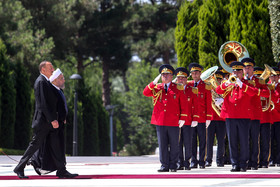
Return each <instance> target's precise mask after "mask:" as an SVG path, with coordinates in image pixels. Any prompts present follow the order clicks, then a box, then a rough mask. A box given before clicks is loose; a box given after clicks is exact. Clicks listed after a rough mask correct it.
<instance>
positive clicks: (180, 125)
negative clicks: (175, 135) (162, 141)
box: [179, 120, 185, 128]
mask: <svg viewBox="0 0 280 187" xmlns="http://www.w3.org/2000/svg"><path fill="white" fill-rule="evenodd" d="M184 124H185V120H179V127H180V128H181V127H183V126H184Z"/></svg>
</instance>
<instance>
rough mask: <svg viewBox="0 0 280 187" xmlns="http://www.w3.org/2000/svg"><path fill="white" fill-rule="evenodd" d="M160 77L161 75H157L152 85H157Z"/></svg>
mask: <svg viewBox="0 0 280 187" xmlns="http://www.w3.org/2000/svg"><path fill="white" fill-rule="evenodd" d="M160 77H161V74H159V75H158V76H157V77H156V78H155V80H154V81H153V83H154V85H156V84H157V83H158V81H159V79H160Z"/></svg>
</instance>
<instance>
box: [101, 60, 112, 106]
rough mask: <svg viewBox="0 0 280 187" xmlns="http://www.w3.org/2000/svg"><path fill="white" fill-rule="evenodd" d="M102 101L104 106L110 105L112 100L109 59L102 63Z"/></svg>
mask: <svg viewBox="0 0 280 187" xmlns="http://www.w3.org/2000/svg"><path fill="white" fill-rule="evenodd" d="M102 70H103V73H102V101H103V106H107V105H110V103H111V100H110V92H111V90H110V86H111V84H110V82H109V62H108V60H107V59H104V60H103V63H102Z"/></svg>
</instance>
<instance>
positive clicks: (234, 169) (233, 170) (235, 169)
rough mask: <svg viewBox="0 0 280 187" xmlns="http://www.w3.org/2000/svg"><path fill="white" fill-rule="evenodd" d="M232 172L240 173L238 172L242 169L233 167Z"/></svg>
mask: <svg viewBox="0 0 280 187" xmlns="http://www.w3.org/2000/svg"><path fill="white" fill-rule="evenodd" d="M230 171H231V172H238V171H240V168H239V167H237V166H232V168H231V170H230Z"/></svg>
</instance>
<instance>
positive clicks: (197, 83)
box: [188, 63, 212, 169]
mask: <svg viewBox="0 0 280 187" xmlns="http://www.w3.org/2000/svg"><path fill="white" fill-rule="evenodd" d="M189 70H190V72H191V76H192V79H193V80H192V81H190V82H188V86H191V87H197V88H198V94H197V95H196V99H195V100H194V107H195V110H196V111H198V116H195V117H194V119H193V120H194V121H198V125H197V126H195V125H192V127H193V133H192V134H193V138H192V161H191V168H197V167H198V164H199V167H200V168H201V169H204V168H205V159H206V126H208V125H209V124H210V122H211V118H212V106H211V91H210V90H211V85H210V84H205V83H204V82H203V81H202V80H201V79H200V75H201V71H202V70H203V67H202V66H201V65H199V64H198V63H191V64H190V65H189ZM197 136H198V139H199V160H197V144H198V143H197Z"/></svg>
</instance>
